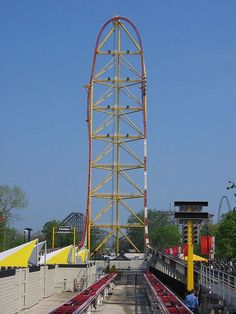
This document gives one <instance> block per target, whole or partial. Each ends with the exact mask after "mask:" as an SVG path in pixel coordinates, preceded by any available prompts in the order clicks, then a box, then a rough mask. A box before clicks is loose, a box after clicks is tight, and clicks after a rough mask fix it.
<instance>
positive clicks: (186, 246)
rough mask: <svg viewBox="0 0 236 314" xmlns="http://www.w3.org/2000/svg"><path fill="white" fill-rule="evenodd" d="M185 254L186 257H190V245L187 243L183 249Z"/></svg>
mask: <svg viewBox="0 0 236 314" xmlns="http://www.w3.org/2000/svg"><path fill="white" fill-rule="evenodd" d="M183 254H184V256H188V243H185V244H184V247H183Z"/></svg>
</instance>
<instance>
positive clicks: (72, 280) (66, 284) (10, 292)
mask: <svg viewBox="0 0 236 314" xmlns="http://www.w3.org/2000/svg"><path fill="white" fill-rule="evenodd" d="M95 279H96V267H95V265H94V263H90V264H84V265H73V266H71V267H63V266H58V265H56V266H41V267H35V268H19V269H9V270H2V271H0V314H15V313H20V312H21V311H22V310H23V309H27V308H30V307H31V306H33V305H34V304H37V303H38V302H39V301H40V300H42V299H43V298H46V297H49V296H50V295H53V294H54V293H60V292H62V291H75V290H82V289H84V288H85V287H87V286H88V285H90V284H92V283H93V282H94V281H95Z"/></svg>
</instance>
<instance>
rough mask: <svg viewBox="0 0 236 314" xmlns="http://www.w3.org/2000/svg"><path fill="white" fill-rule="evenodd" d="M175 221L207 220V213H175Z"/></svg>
mask: <svg viewBox="0 0 236 314" xmlns="http://www.w3.org/2000/svg"><path fill="white" fill-rule="evenodd" d="M175 218H176V219H187V220H190V219H208V213H207V212H175Z"/></svg>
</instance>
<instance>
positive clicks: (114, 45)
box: [86, 16, 148, 254]
mask: <svg viewBox="0 0 236 314" xmlns="http://www.w3.org/2000/svg"><path fill="white" fill-rule="evenodd" d="M86 88H87V91H88V99H87V110H88V112H87V114H88V117H87V121H88V132H89V171H88V195H87V218H86V219H87V245H88V249H89V250H90V252H91V254H93V252H94V251H98V250H100V249H101V248H102V246H103V245H105V243H106V242H107V241H111V239H114V246H115V252H116V254H118V252H119V241H120V238H122V239H126V240H127V241H128V242H129V245H131V246H132V247H133V248H134V249H135V250H136V251H137V252H139V251H140V248H138V247H137V246H136V244H135V243H133V241H131V239H130V238H129V236H128V234H127V230H128V229H129V228H142V229H143V232H144V243H145V245H144V247H145V248H146V246H147V245H148V226H147V171H146V158H147V143H146V69H145V64H144V57H143V48H142V42H141V38H140V35H139V33H138V30H137V28H136V27H135V25H134V24H133V23H132V22H131V21H130V20H129V19H127V18H125V17H120V16H116V17H113V18H111V19H109V20H108V21H107V22H106V23H105V24H104V25H103V26H102V28H101V30H100V32H99V34H98V37H97V41H96V46H95V51H94V57H93V65H92V71H91V78H90V82H89V84H88V85H86ZM141 210H143V217H141V218H140V217H139V216H138V215H137V214H136V213H137V212H138V211H141ZM129 215H131V216H132V217H133V220H132V223H129V224H128V223H127V222H126V221H127V218H128V216H129ZM94 229H97V230H100V231H101V230H103V231H102V232H100V234H102V235H103V238H101V239H100V240H99V242H98V243H96V245H95V246H94V243H91V233H92V231H93V230H94ZM104 231H105V232H104Z"/></svg>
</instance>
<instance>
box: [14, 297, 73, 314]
mask: <svg viewBox="0 0 236 314" xmlns="http://www.w3.org/2000/svg"><path fill="white" fill-rule="evenodd" d="M77 293H78V292H62V293H58V294H54V295H51V296H50V297H48V298H45V299H42V300H41V301H40V302H39V303H38V304H36V305H34V306H32V307H31V308H29V309H27V310H23V311H21V312H20V313H22V314H32V313H34V314H47V313H49V312H50V311H52V310H54V309H55V308H57V307H58V306H59V305H60V304H62V303H64V302H65V301H67V300H69V299H71V298H72V297H73V296H74V295H76V294H77Z"/></svg>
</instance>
